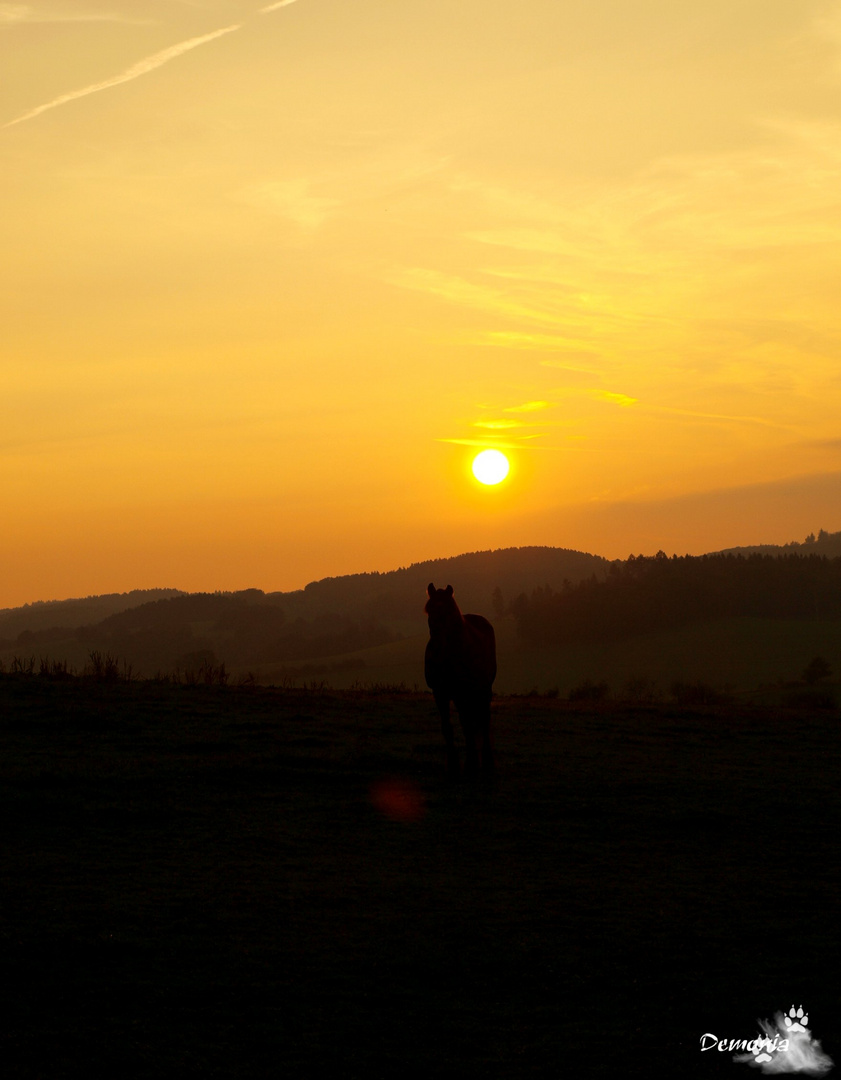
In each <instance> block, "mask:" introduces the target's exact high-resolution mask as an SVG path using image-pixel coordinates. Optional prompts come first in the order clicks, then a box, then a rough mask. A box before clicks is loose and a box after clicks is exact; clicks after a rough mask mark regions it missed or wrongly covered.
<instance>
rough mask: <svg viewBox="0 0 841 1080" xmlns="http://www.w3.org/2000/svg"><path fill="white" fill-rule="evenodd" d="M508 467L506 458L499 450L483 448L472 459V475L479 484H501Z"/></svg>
mask: <svg viewBox="0 0 841 1080" xmlns="http://www.w3.org/2000/svg"><path fill="white" fill-rule="evenodd" d="M509 468H510V466H509V464H508V458H507V457H506V456H505V454H503V453H502V451H501V450H483V451H482V452H481V454H477V455H476V457H475V458H474V459H473V475H474V476H475V477H476V479H477V480H478V481H479V483H480V484H488V485H491V484H501V483H502V481H503V480H504V479H505V477H506V476H507V475H508V470H509Z"/></svg>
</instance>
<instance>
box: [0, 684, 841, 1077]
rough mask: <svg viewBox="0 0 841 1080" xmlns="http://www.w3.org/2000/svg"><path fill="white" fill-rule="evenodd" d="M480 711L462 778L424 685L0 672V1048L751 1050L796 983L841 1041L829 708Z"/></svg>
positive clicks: (273, 1070)
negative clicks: (480, 778)
mask: <svg viewBox="0 0 841 1080" xmlns="http://www.w3.org/2000/svg"><path fill="white" fill-rule="evenodd" d="M494 723H495V740H496V747H497V753H498V758H499V777H498V782H497V783H496V784H495V785H493V786H490V785H484V784H479V785H475V786H469V785H464V784H456V785H448V784H446V783H445V782H444V779H443V776H442V771H441V770H442V754H441V744H440V735H439V731H438V724H437V720H436V718H435V716H434V714H433V709H432V702H431V698H430V697H429V696H427V695H420V694H418V695H414V694H401V695H393V696H389V695H374V694H359V693H352V692H347V693H326V694H325V693H314V692H310V693H307V692H304V691H274V690H264V689H241V690H237V689H231V688H218V687H184V686H160V685H153V684H133V685H125V684H117V685H110V686H109V685H98V684H92V683H87V684H86V683H82V682H75V683H58V682H56V683H53V682H49V681H45V680H43V679H41V678H39V677H37V676H34V677H29V678H25V677H18V678H12V677H10V676H0V799H2V819H0V821H2V830H0V843H1V844H2V850H1V851H0V856H1V857H2V887H1V888H0V963H2V980H0V984H2V991H0V992H2V995H3V998H4V1000H3V1001H2V1002H1V1003H0V1005H2V1014H1V1015H0V1027H2V1045H0V1056H1V1057H2V1061H0V1074H2V1075H3V1076H9V1077H12V1076H14V1077H18V1076H20V1077H43V1078H45V1080H54V1078H60V1077H64V1076H70V1075H71V1073H72V1074H74V1075H84V1076H87V1077H99V1076H107V1077H115V1078H116V1077H120V1078H123V1077H144V1078H146V1077H148V1078H153V1077H154V1078H161V1077H189V1076H203V1077H215V1076H218V1077H243V1078H246V1077H247V1078H249V1080H254V1078H259V1077H264V1076H265V1077H299V1076H309V1075H323V1074H325V1073H327V1074H328V1075H330V1076H334V1077H337V1078H344V1077H359V1078H366V1080H368V1078H376V1077H387V1078H392V1077H400V1076H403V1075H407V1074H410V1075H427V1076H429V1077H433V1076H438V1075H444V1076H447V1075H459V1076H463V1077H472V1076H476V1077H506V1078H509V1077H519V1076H535V1077H539V1076H547V1077H555V1076H557V1077H608V1076H609V1077H615V1076H662V1075H674V1076H675V1077H686V1076H689V1077H695V1076H697V1077H707V1076H710V1077H713V1076H716V1077H717V1076H732V1077H738V1076H740V1075H742V1076H748V1075H750V1073H749V1072H748V1067H747V1066H746V1065H742V1064H734V1062H733V1060H732V1055H731V1054H728V1053H720V1052H717V1051H715V1050H713V1051H708V1052H703V1053H702V1052H701V1050H700V1038H701V1036H702V1035H704V1034H705V1033H706V1032H712V1033H714V1034H716V1035H718V1036H719V1038H751V1037H753V1036H754V1035H755V1034H756V1032H757V1025H756V1020H757V1018H765V1017H769V1018H770V1017H771V1016H772V1014H773V1013H774V1012H776V1011H777V1010H781V1009H784V1008H785V1009H787V1008H788V1007H789V1006H790V1005H791V1004H792V1003H794V1004H795V1005H800V1004H802V1005H803V1006H804V1007H805V1008H806V1009H807V1010H808V1012H809V1014H810V1017H811V1020H810V1027H811V1028H812V1032H813V1034H814V1036H815V1037H816V1038H819V1039H820V1040H821V1041H822V1044H823V1048H824V1050H825V1051H827V1052H828V1053H829V1054H830V1055H832V1056H833V1057H834V1058H835V1059H836V1061H839V1063H840V1064H841V967H840V966H839V959H841V957H839V952H840V951H841V950H840V948H839V946H841V919H840V918H839V916H841V893H839V884H841V871H840V870H839V838H841V794H839V784H840V783H841V718H839V715H838V713H837V712H836V711H826V712H823V713H820V712H817V711H816V712H815V713H813V714H809V713H804V712H802V711H797V712H795V711H790V712H787V713H786V712H781V711H777V712H774V713H770V712H768V711H760V710H755V711H749V710H743V711H741V712H739V711H737V710H733V709H731V710H729V711H727V710H719V711H716V710H708V711H707V712H706V713H703V712H687V711H685V710H684V711H680V710H677V709H674V708H672V709H670V708H668V707H666V706H661V707H656V708H650V709H636V710H634V709H629V708H623V707H621V706H617V707H615V708H611V707H609V706H604V707H603V708H602V707H600V708H599V709H591V710H590V711H581V710H579V711H575V710H573V709H572V708H571V707H570V706H569V705H567V704H565V703H563V702H559V701H551V700H546V699H539V698H507V699H499V700H497V701H495V703H494ZM836 1073H837V1074H838V1075H841V1072H839V1071H838V1070H836Z"/></svg>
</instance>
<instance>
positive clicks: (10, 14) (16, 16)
mask: <svg viewBox="0 0 841 1080" xmlns="http://www.w3.org/2000/svg"><path fill="white" fill-rule="evenodd" d="M151 21H152V20H151V19H137V18H133V17H132V16H130V15H123V14H120V13H119V12H114V11H76V12H73V14H66V13H58V12H55V13H53V12H44V11H36V10H35V9H34V8H33V7H30V5H29V4H0V27H3V26H21V25H24V24H27V23H70V22H73V23H75V22H114V23H122V24H124V25H126V26H148V25H149V23H150V22H151Z"/></svg>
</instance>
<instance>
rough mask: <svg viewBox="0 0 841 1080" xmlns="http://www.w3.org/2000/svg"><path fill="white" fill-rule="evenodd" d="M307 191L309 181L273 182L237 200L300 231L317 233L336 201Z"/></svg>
mask: <svg viewBox="0 0 841 1080" xmlns="http://www.w3.org/2000/svg"><path fill="white" fill-rule="evenodd" d="M309 187H310V185H309V181H308V180H306V179H302V178H299V179H295V180H273V181H270V182H268V183H265V184H259V185H257V186H255V187H253V188H249V189H247V190H246V191H243V192H241V193H240V194H239V195H238V196H237V197H238V198H240V199H241V200H242V201H244V202H247V203H250V204H251V205H252V206H259V207H261V208H262V209H264V210H270V211H271V212H272V213H274V214H279V215H280V216H281V217H285V218H289V220H290V221H294V222H295V224H296V225H300V226H301V228H303V229H317V228H318V226H319V225H322V224H323V223H324V221H325V220H326V219H327V217H328V215H329V213H330V211H331V210H333V209H334V208H335V207H336V206H338V205H339V201H338V199H329V198H325V197H322V196H318V195H312V194H310V190H309Z"/></svg>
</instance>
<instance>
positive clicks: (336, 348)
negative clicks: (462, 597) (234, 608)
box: [0, 0, 841, 609]
mask: <svg viewBox="0 0 841 1080" xmlns="http://www.w3.org/2000/svg"><path fill="white" fill-rule="evenodd" d="M0 60H2V62H3V67H4V71H5V72H6V76H7V77H6V79H5V80H4V86H3V95H2V98H0V141H2V146H3V150H4V160H5V162H6V166H5V168H4V170H3V171H2V174H0V196H2V199H3V205H4V210H5V213H4V215H3V224H2V237H3V250H4V251H5V252H6V254H7V258H6V259H5V260H4V269H3V271H2V274H3V275H4V276H3V278H2V283H3V285H4V289H3V296H4V307H3V327H4V340H3V343H2V344H0V364H2V368H3V372H4V400H5V402H7V403H8V404H7V408H6V410H5V414H4V418H3V439H2V444H0V445H2V449H1V450H0V453H1V454H2V466H3V489H4V516H5V521H4V525H5V527H4V529H3V530H2V535H0V560H2V565H3V566H4V567H5V568H6V574H5V578H4V580H3V582H2V584H0V608H2V609H8V608H14V607H19V606H21V605H23V604H25V603H37V602H49V601H47V600H44V601H39V600H33V599H32V598H33V597H50V598H55V597H65V598H68V599H70V598H73V599H77V598H82V597H85V596H96V595H105V594H108V593H115V592H124V591H130V590H131V589H135V588H139V589H145V588H157V587H160V585H159V584H158V583H159V582H160V581H166V580H169V581H177V582H179V585H178V587H179V588H181V589H183V590H184V591H188V592H196V591H216V590H222V591H238V590H241V589H244V588H249V587H258V586H254V584H253V583H254V582H255V581H259V582H261V585H260V586H259V587H260V588H262V589H263V590H264V591H266V592H275V591H283V592H288V591H293V590H296V589H298V588H303V587H304V585H303V584H301V583H309V582H310V581H317V580H321V579H323V578H325V577H341V576H344V575H346V574H350V573H369V572H373V571H370V570H360V569H359V567H360V566H407V565H411V564H412V563H415V562H419V561H427V560H429V559H431V558H452V557H454V556H452V555H451V554H447V553H449V552H452V551H459V552H469V551H477V550H495V549H500V548H507V547H527V546H546V547H559V548H566V549H569V550H577V551H582V552H587V553H591V554H598V555H601V557H603V558H607V559H624V558H627V557H628V555H629V554H630V553H632V552H633V553H635V554H636V553H644V554H653V553H655V552H656V551H657V550H659V549H663V550H666V551H668V552H669V553H675V554H692V555H698V554H704V553H707V552H712V551H716V550H722V549H724V548H729V547H745V546H752V545H754V544H757V543H764V544H785V543H789V542H791V541H792V540H793V538H795V537H798V536H799V537H803V536H805V535H807V534H808V533H809V532H811V531H812V530H813V529H814V528H815V525H816V523H820V524H821V525H822V526H823V527H824V528H826V529H828V530H832V529H833V528H834V527H838V528H841V522H839V521H838V520H837V514H836V510H835V508H836V507H838V506H839V505H841V438H839V432H838V423H837V417H838V414H839V406H841V379H839V376H838V370H839V364H838V360H839V352H840V351H841V336H839V331H838V319H837V291H838V290H837V287H836V281H837V275H838V271H837V265H838V258H837V248H838V242H839V237H841V204H839V202H838V198H837V191H838V188H839V181H841V153H839V147H840V146H841V122H839V120H838V107H839V105H841V15H839V9H838V8H837V6H836V7H833V6H832V5H831V4H829V3H828V2H827V0H803V2H802V3H801V4H798V5H791V4H789V3H784V2H782V0H746V2H745V3H743V4H740V5H735V6H734V5H733V4H731V3H726V2H725V0H711V3H709V4H707V5H705V6H704V8H703V9H696V8H694V7H688V6H686V5H664V4H661V3H654V2H652V0H632V2H630V3H625V2H623V3H618V2H617V0H591V2H590V3H588V4H586V5H557V4H555V3H552V2H551V0H525V2H524V3H522V4H520V5H519V6H518V7H517V8H516V9H514V8H511V6H510V5H503V4H502V3H501V2H500V0H490V2H488V0H486V2H485V3H483V4H482V5H479V4H478V3H475V2H469V3H467V4H464V5H461V6H460V7H459V8H458V9H456V10H454V9H453V8H452V6H451V5H445V4H443V3H441V2H440V0H432V3H430V4H428V5H427V6H426V7H425V8H424V9H422V10H421V9H418V8H417V6H410V5H409V4H407V3H405V2H402V3H401V2H399V0H395V2H393V3H391V4H389V5H382V4H374V3H371V2H369V0H360V2H358V3H356V4H354V5H348V4H345V3H340V2H339V0H280V2H274V3H260V2H259V0H206V2H204V3H202V4H201V5H195V4H185V3H179V4H173V3H171V0H107V2H106V0H92V3H91V4H89V5H87V6H86V7H85V8H84V10H83V11H80V9H79V7H78V4H77V3H76V0H49V3H47V2H46V0H31V2H29V3H23V4H0ZM484 450H498V451H501V452H502V453H503V454H504V455H505V457H506V458H507V468H508V472H507V474H505V473H503V474H501V478H500V479H499V482H497V481H496V479H495V478H494V479H487V478H486V479H481V478H480V477H479V476H478V474H474V472H473V471H472V463H473V460H474V458H475V457H476V455H477V454H478V453H479V452H481V451H484ZM10 568H13V573H12V571H11V570H10ZM380 572H383V571H380ZM12 577H13V579H12ZM127 585H128V586H129V589H128V590H127Z"/></svg>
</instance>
